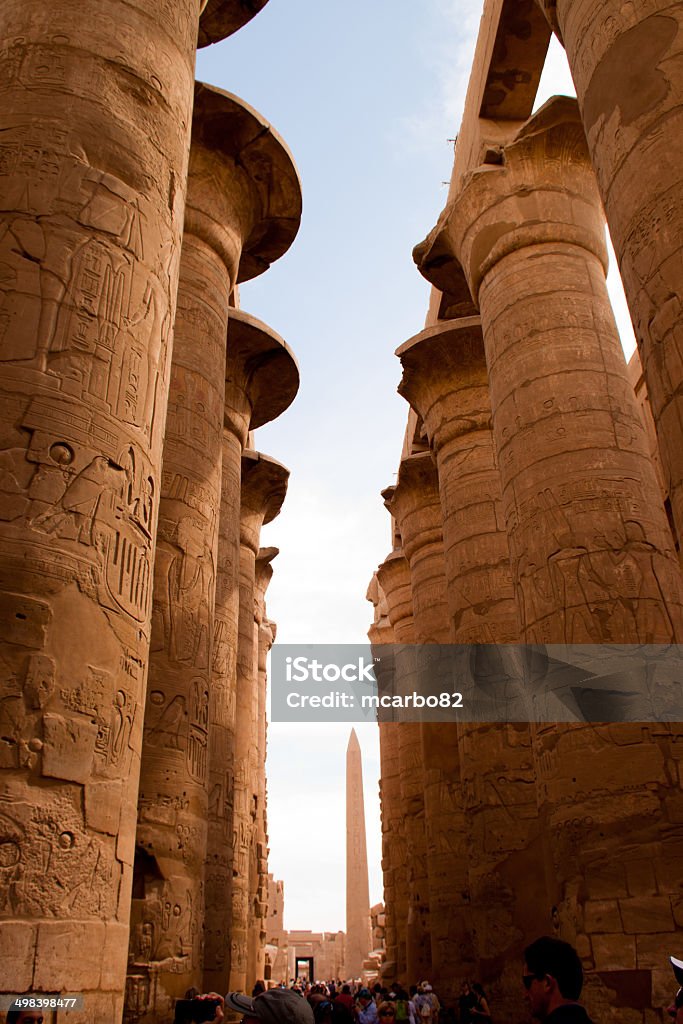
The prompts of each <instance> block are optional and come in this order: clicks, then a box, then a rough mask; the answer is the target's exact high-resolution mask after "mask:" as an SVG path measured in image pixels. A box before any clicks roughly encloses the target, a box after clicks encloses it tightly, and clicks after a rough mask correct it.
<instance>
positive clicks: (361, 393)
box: [197, 0, 623, 931]
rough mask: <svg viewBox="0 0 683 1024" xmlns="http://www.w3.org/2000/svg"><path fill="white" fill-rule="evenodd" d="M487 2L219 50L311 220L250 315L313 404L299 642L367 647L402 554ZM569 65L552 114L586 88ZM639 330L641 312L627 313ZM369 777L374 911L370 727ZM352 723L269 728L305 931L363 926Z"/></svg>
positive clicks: (288, 579)
mask: <svg viewBox="0 0 683 1024" xmlns="http://www.w3.org/2000/svg"><path fill="white" fill-rule="evenodd" d="M481 8H482V3H481V0H420V2H419V3H416V2H415V0H344V2H342V0H270V2H269V3H268V4H267V5H266V7H265V8H264V9H263V11H261V13H260V14H258V15H257V16H256V18H254V20H253V21H252V22H250V24H249V25H247V26H246V27H245V28H244V29H242V30H241V31H240V32H238V33H236V35H234V36H233V37H231V38H230V39H227V40H225V41H224V42H223V43H220V44H218V45H216V46H213V47H210V48H209V49H208V50H203V51H200V54H199V58H198V64H197V78H199V79H201V80H202V81H205V82H208V83H210V84H213V85H217V86H219V87H221V88H223V89H227V90H228V91H229V92H233V93H236V94H237V95H238V96H240V97H241V98H243V99H244V100H245V101H246V102H247V103H249V104H250V105H251V106H253V107H255V108H256V109H257V110H258V111H259V112H260V113H261V114H262V115H263V116H264V117H265V118H267V119H268V120H269V121H270V122H271V123H272V124H273V126H274V127H275V128H276V129H277V131H278V132H279V133H280V134H281V135H282V136H283V138H284V139H285V141H286V142H287V144H288V145H289V147H290V149H291V150H292V153H293V155H294V158H295V160H296V163H297V166H298V168H299V171H300V174H301V178H302V182H303V200H304V215H303V220H302V225H301V230H300V232H299V235H298V237H297V239H296V240H295V242H294V245H293V246H292V248H291V249H290V251H289V252H288V253H287V254H286V255H285V256H284V257H283V258H282V259H281V260H280V261H278V262H277V263H276V264H274V266H273V267H272V268H271V269H270V270H269V271H268V272H267V273H266V274H265V275H263V276H262V277H260V278H258V279H257V280H255V281H253V282H250V283H248V284H246V285H244V286H243V287H242V289H241V303H242V307H243V308H244V309H245V310H246V311H247V312H249V313H252V314H254V315H255V316H258V317H260V318H261V319H262V320H265V321H266V322H267V323H269V324H270V326H272V327H273V328H274V329H275V330H276V331H278V333H280V334H281V335H282V336H283V337H284V338H285V340H286V341H287V342H288V343H289V344H290V345H291V346H292V348H293V349H294V352H295V353H296V355H297V358H298V360H299V363H300V367H301V378H302V383H301V390H300V393H299V396H298V398H297V400H296V402H295V403H294V405H293V406H292V407H291V409H289V410H288V411H287V412H286V413H285V414H284V415H283V416H282V417H281V418H280V419H279V420H277V421H276V422H275V423H274V424H271V425H268V426H266V427H264V428H262V429H261V430H259V431H258V433H257V435H256V439H257V443H258V447H259V449H260V450H261V451H264V452H266V453H267V454H268V455H272V456H274V457H275V458H277V459H279V460H280V461H282V462H284V463H285V464H286V465H287V466H289V468H290V469H291V471H292V476H291V479H290V486H289V494H288V497H287V501H286V503H285V506H284V509H283V512H282V514H281V516H280V517H279V518H278V519H276V520H275V522H274V523H273V524H271V525H270V526H269V527H267V528H266V530H265V531H264V534H263V542H264V543H265V544H273V545H277V546H278V547H279V548H280V549H281V554H280V556H279V557H278V558H277V560H276V562H275V564H274V569H275V574H274V577H273V582H272V584H271V586H270V589H269V592H268V610H269V614H270V616H271V618H273V619H274V620H275V621H276V622H277V624H278V639H279V640H281V641H282V642H285V643H295V642H306V643H345V642H348V643H362V642H363V641H364V640H365V633H366V631H367V628H368V625H369V624H370V622H371V618H372V608H371V606H370V605H369V604H368V603H367V602H366V601H365V591H366V588H367V584H368V582H369V580H370V577H371V575H372V572H373V570H374V569H375V567H376V566H377V564H378V563H379V562H381V561H382V560H383V559H384V557H385V556H386V555H387V554H388V552H389V550H390V531H389V515H388V513H387V512H386V511H385V510H384V508H383V505H382V501H381V498H380V496H379V492H380V490H381V489H382V488H384V487H387V486H388V485H389V484H391V483H392V482H393V480H394V479H395V473H396V468H397V464H398V460H399V457H400V450H401V443H402V437H403V431H404V428H405V421H406V415H407V408H408V407H407V405H406V404H405V402H404V401H403V399H401V398H399V396H398V395H397V394H396V386H397V384H398V382H399V380H400V375H401V373H400V364H399V362H398V360H397V359H396V358H395V356H394V355H393V353H394V350H395V349H396V348H397V346H398V345H400V344H401V343H402V342H403V341H405V340H406V339H407V338H409V337H411V336H412V335H413V334H415V333H417V332H418V331H419V330H421V328H422V327H423V325H424V320H425V316H426V311H427V302H428V295H429V288H428V285H427V284H426V282H424V281H423V279H422V278H421V277H420V275H419V274H418V272H417V270H416V269H415V267H414V265H413V261H412V257H411V251H412V248H413V246H414V245H415V244H416V243H417V242H419V241H421V240H422V239H423V238H424V236H425V235H426V234H427V232H428V231H429V230H430V229H431V228H432V226H433V225H434V223H435V221H436V219H437V217H438V214H439V213H440V211H441V209H442V207H443V204H444V202H445V199H446V192H447V189H446V186H445V185H443V184H442V182H445V181H447V180H448V179H449V177H450V172H451V167H452V162H453V147H452V142H451V143H449V142H448V139H449V138H450V139H451V140H452V139H453V137H454V136H455V134H456V132H457V130H458V126H459V123H460V117H461V113H462V106H463V103H464V96H465V89H466V86H467V79H468V76H469V68H470V63H471V60H472V54H473V52H474V44H475V39H476V32H477V29H478V24H479V17H480V13H481ZM563 64H565V62H564V55H563V53H562V51H561V50H560V48H559V46H557V47H554V48H553V57H552V71H550V69H549V73H548V74H547V75H546V76H545V78H544V81H543V82H542V88H541V91H540V92H539V100H538V102H539V103H540V101H541V99H546V98H547V97H548V96H550V95H552V93H553V92H573V89H572V87H571V82H570V80H569V77H568V72H567V70H566V65H565V66H564V67H563ZM622 320H623V317H622ZM356 731H357V733H358V737H359V740H360V744H361V748H362V752H363V759H364V774H365V792H366V820H367V829H368V855H369V860H370V897H371V901H372V902H378V901H379V900H381V898H382V884H381V869H380V856H381V844H380V834H379V809H378V799H377V780H378V776H379V751H378V742H377V729H376V728H375V727H373V726H356ZM348 735H349V729H348V727H347V726H329V725H328V726H320V727H316V726H311V725H301V726H291V725H286V726H285V725H271V726H270V727H269V758H268V791H269V806H268V814H269V831H270V850H271V852H270V869H271V871H273V872H274V873H275V876H276V877H277V878H281V879H283V880H284V883H285V923H286V926H287V927H289V928H311V929H313V930H321V929H325V930H329V931H335V930H337V929H340V928H341V929H343V928H344V927H345V893H344V878H345V875H344V861H345V821H344V818H345V796H344V772H345V757H346V744H347V741H348Z"/></svg>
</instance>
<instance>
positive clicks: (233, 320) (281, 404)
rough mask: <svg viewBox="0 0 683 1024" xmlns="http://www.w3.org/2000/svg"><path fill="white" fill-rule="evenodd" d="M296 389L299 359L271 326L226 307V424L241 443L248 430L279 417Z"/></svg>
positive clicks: (294, 394)
mask: <svg viewBox="0 0 683 1024" xmlns="http://www.w3.org/2000/svg"><path fill="white" fill-rule="evenodd" d="M298 390H299V364H298V363H297V360H296V356H295V355H294V353H293V352H292V350H291V348H290V347H289V345H288V344H287V342H286V341H284V340H283V339H282V338H281V337H280V335H279V334H277V333H276V332H275V331H274V330H273V329H272V328H271V327H269V326H268V325H267V324H264V323H263V321H261V320H258V319H257V318H256V317H255V316H251V314H250V313H246V312H245V311H244V310H243V309H232V308H231V309H230V313H229V319H228V342H227V362H226V368H225V427H226V429H227V430H231V431H232V433H234V434H236V435H237V436H238V437H239V438H240V441H241V443H242V444H243V445H244V443H245V441H246V436H247V434H248V432H249V431H250V430H256V428H257V427H262V426H263V424H264V423H270V422H271V420H274V419H277V417H278V416H280V415H281V414H282V413H283V412H284V411H285V409H288V408H289V406H290V405H291V404H292V402H293V401H294V398H295V397H296V393H297V391H298Z"/></svg>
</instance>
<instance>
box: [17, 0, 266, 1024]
mask: <svg viewBox="0 0 683 1024" xmlns="http://www.w3.org/2000/svg"><path fill="white" fill-rule="evenodd" d="M203 7H204V3H203V2H202V0H177V2H173V3H169V2H168V0H131V2H127V3H121V2H119V0H82V2H79V3H74V2H73V0H54V2H51V3H50V4H49V5H46V4H45V3H44V2H43V0H10V2H8V3H4V4H3V5H2V12H1V13H0V29H1V35H2V39H3V56H2V58H1V60H2V65H3V68H2V73H1V74H0V79H1V83H2V84H1V85H0V95H1V97H2V109H3V132H2V142H1V144H0V150H1V154H0V263H1V264H2V268H3V269H2V274H1V275H0V276H1V278H2V283H1V285H0V407H1V409H2V414H1V416H2V429H1V431H0V432H1V434H2V447H1V451H0V463H1V464H2V474H1V475H2V484H1V485H0V535H1V544H2V552H3V553H2V558H1V560H0V590H1V597H0V605H1V607H2V615H1V618H2V621H3V622H4V623H5V626H4V628H3V658H4V661H5V665H6V671H7V676H8V679H10V680H11V682H10V684H9V691H8V693H7V695H6V698H5V703H4V720H5V724H4V725H3V730H2V735H3V737H7V739H3V740H1V741H0V763H1V764H2V766H3V767H4V768H6V769H7V772H8V773H7V775H6V781H5V787H6V788H5V796H6V798H7V799H8V801H9V802H8V804H7V810H6V811H5V812H3V824H2V826H1V829H2V834H3V836H6V837H7V839H6V841H7V843H8V844H9V847H8V848H9V849H10V850H11V851H14V852H12V854H11V857H10V863H11V864H12V870H13V871H14V872H15V873H16V875H17V878H19V876H20V877H21V883H19V882H17V883H16V884H14V883H12V884H11V885H10V887H9V892H10V897H9V899H8V900H6V901H5V902H4V905H3V911H2V914H3V918H4V919H5V921H6V923H3V932H4V929H5V927H6V928H7V930H8V937H7V939H4V938H3V940H2V941H3V943H7V948H11V947H13V946H14V943H15V937H16V934H17V929H18V928H21V935H22V939H21V944H22V950H23V952H22V956H21V958H20V960H21V964H23V967H22V968H21V969H19V968H17V969H16V970H15V967H14V966H10V962H9V961H6V960H5V959H4V957H3V963H4V964H5V969H4V970H3V972H2V981H1V982H0V988H2V990H3V991H10V992H19V993H20V992H23V991H26V990H29V991H47V992H55V991H69V992H83V993H85V996H86V1000H87V1007H88V1009H87V1017H88V1019H89V1020H90V1019H93V1018H94V1017H99V1018H101V1019H103V1020H115V1019H116V1020H118V1019H120V1017H121V1014H122V1010H123V989H124V976H125V971H126V953H127V947H128V922H129V913H130V895H131V884H132V875H133V849H134V842H135V803H136V793H137V786H138V778H139V765H140V749H141V742H142V721H143V711H144V701H145V683H146V675H147V660H148V651H149V640H150V622H151V618H150V617H151V600H150V598H151V577H152V564H153V559H154V548H155V538H156V523H157V515H158V501H159V491H160V469H161V448H162V440H163V429H164V422H165V417H166V401H167V394H168V384H169V375H170V356H171V329H172V324H173V319H174V315H175V298H176V288H177V280H178V257H179V251H180V238H181V233H182V227H183V215H184V205H185V187H186V172H187V161H188V151H189V135H190V125H191V111H192V101H193V86H194V60H195V48H196V41H197V33H198V27H199V17H200V13H201V11H202V9H203ZM221 7H222V9H223V10H224V12H226V14H227V12H228V11H230V14H231V26H230V29H229V30H230V31H233V30H235V29H236V28H238V27H239V26H240V24H242V23H243V22H245V21H247V20H248V19H249V18H250V17H251V16H252V15H253V14H254V13H255V9H254V8H252V10H251V11H247V9H246V8H245V7H244V4H243V3H242V2H241V0H226V2H224V3H222V4H221ZM220 35H221V33H220V32H219V31H217V33H216V36H215V38H219V37H220ZM36 694H38V696H36ZM9 804H11V805H12V809H11V810H10V809H9ZM48 822H49V824H47V823H48ZM48 864H49V865H50V867H49V870H48V867H47V866H48ZM19 921H21V925H19V924H18V923H17V922H19ZM3 948H5V946H3ZM11 963H12V965H16V964H17V963H19V961H18V960H16V959H15V958H13V959H12V961H11ZM72 1018H73V1020H74V1021H77V1020H81V1019H83V1020H85V1016H82V1015H81V1014H79V1013H74V1014H72Z"/></svg>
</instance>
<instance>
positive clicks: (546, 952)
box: [522, 935, 583, 1020]
mask: <svg viewBox="0 0 683 1024" xmlns="http://www.w3.org/2000/svg"><path fill="white" fill-rule="evenodd" d="M522 981H523V983H524V989H525V994H526V999H527V1002H528V1004H529V1011H530V1013H531V1016H532V1017H535V1018H536V1019H537V1020H544V1019H545V1018H546V1017H547V1016H548V1014H549V1013H552V1011H553V1010H555V1009H557V1007H558V1006H561V1005H562V1004H563V1003H573V1002H576V1000H577V999H578V998H579V996H580V995H581V989H582V988H583V968H582V967H581V961H580V959H579V954H578V953H577V952H576V950H575V949H574V947H573V946H570V944H569V943H568V942H563V941H562V939H554V938H550V937H549V936H547V935H544V936H542V937H541V938H540V939H536V941H535V942H532V943H531V945H530V946H527V948H526V949H525V950H524V974H523V976H522Z"/></svg>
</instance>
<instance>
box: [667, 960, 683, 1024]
mask: <svg viewBox="0 0 683 1024" xmlns="http://www.w3.org/2000/svg"><path fill="white" fill-rule="evenodd" d="M669 960H670V961H671V966H672V967H673V972H674V977H675V979H676V981H677V982H678V985H679V988H678V992H677V993H676V995H675V996H674V1000H673V1003H672V1004H671V1006H669V1007H668V1008H667V1011H666V1012H667V1013H668V1014H669V1016H670V1017H671V1018H672V1021H673V1024H683V987H681V986H683V960H677V959H676V957H675V956H670V957H669Z"/></svg>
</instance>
